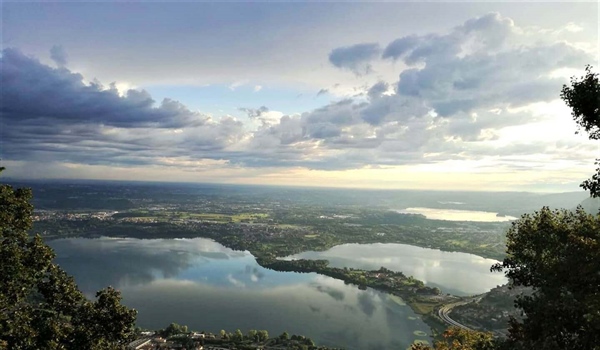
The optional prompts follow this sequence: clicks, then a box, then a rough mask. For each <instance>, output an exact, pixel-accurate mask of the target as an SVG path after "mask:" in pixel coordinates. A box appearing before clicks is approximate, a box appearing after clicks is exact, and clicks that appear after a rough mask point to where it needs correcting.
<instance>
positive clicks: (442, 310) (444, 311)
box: [438, 297, 481, 331]
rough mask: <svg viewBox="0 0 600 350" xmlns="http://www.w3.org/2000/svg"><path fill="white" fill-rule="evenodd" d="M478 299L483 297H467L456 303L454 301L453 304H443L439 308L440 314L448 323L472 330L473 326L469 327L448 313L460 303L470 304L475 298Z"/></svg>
mask: <svg viewBox="0 0 600 350" xmlns="http://www.w3.org/2000/svg"><path fill="white" fill-rule="evenodd" d="M477 299H481V297H477V298H471V299H467V300H463V301H459V302H456V303H452V304H448V305H444V306H442V307H441V308H440V309H439V310H438V316H439V317H440V318H441V319H442V321H444V322H446V323H448V324H449V325H451V326H456V327H460V328H462V329H466V330H468V331H472V330H473V329H472V328H469V327H467V326H465V325H464V324H462V323H458V322H456V321H455V320H453V319H452V318H450V316H449V315H448V314H449V313H450V311H452V309H453V308H454V307H456V306H459V305H464V304H468V303H470V302H472V301H474V300H477Z"/></svg>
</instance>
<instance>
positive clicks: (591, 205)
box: [579, 197, 600, 214]
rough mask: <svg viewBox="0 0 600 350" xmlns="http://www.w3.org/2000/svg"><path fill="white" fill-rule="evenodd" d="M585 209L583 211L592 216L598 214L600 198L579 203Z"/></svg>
mask: <svg viewBox="0 0 600 350" xmlns="http://www.w3.org/2000/svg"><path fill="white" fill-rule="evenodd" d="M579 205H581V206H582V207H583V210H585V211H586V212H588V213H590V214H598V212H600V198H591V197H590V198H587V199H585V200H584V201H583V202H581V203H579Z"/></svg>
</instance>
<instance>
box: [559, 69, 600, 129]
mask: <svg viewBox="0 0 600 350" xmlns="http://www.w3.org/2000/svg"><path fill="white" fill-rule="evenodd" d="M585 73H586V74H585V76H583V77H581V79H577V78H575V77H573V78H571V86H567V85H563V88H562V91H561V94H560V97H561V98H562V99H563V100H564V101H565V103H566V104H567V105H568V106H569V107H570V108H571V110H572V113H571V115H572V116H573V120H575V121H576V122H577V124H579V126H580V127H582V128H583V129H584V130H585V131H586V132H587V133H588V134H589V137H590V139H594V140H598V139H600V82H599V81H598V74H597V73H594V72H592V66H590V65H588V66H586V67H585Z"/></svg>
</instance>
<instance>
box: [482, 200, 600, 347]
mask: <svg viewBox="0 0 600 350" xmlns="http://www.w3.org/2000/svg"><path fill="white" fill-rule="evenodd" d="M492 270H494V271H505V274H506V276H507V277H508V278H509V280H511V281H512V283H513V285H515V286H530V287H533V290H534V292H533V294H532V295H530V296H521V297H519V298H517V300H516V302H515V306H516V307H518V308H520V309H522V311H523V312H524V314H525V315H526V316H527V317H526V318H525V319H524V320H523V322H522V323H519V322H517V321H515V320H512V321H511V322H510V329H509V332H510V335H509V344H511V348H513V349H548V350H554V349H556V350H558V349H573V350H575V349H600V215H598V216H593V215H589V214H587V213H586V212H585V211H584V210H583V209H582V208H581V207H579V208H578V209H577V210H576V211H575V212H572V211H567V210H555V211H552V210H550V209H549V208H546V207H545V208H543V209H542V210H540V211H539V212H536V213H534V214H531V215H529V214H525V215H523V216H522V217H521V218H520V219H519V220H517V221H516V222H514V223H513V224H512V226H511V228H510V229H509V231H508V233H507V257H506V258H505V259H504V261H503V262H502V263H498V264H496V265H494V266H493V267H492Z"/></svg>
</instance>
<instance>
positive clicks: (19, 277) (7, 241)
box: [0, 169, 136, 349]
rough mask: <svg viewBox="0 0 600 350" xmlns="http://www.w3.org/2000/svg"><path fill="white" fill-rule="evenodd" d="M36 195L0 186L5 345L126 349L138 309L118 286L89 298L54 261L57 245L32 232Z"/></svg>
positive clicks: (0, 343) (1, 339) (0, 336)
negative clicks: (131, 307) (128, 303)
mask: <svg viewBox="0 0 600 350" xmlns="http://www.w3.org/2000/svg"><path fill="white" fill-rule="evenodd" d="M1 170H2V169H0V171H1ZM31 197H32V194H31V190H29V189H16V190H15V189H13V188H12V187H11V186H8V185H1V186H0V261H2V263H1V264H0V280H1V281H2V283H0V347H1V348H6V349H120V348H123V347H124V343H125V342H126V341H127V340H128V338H129V336H130V335H132V334H133V332H134V329H133V324H134V322H135V315H136V312H135V310H129V309H127V308H126V307H124V306H122V305H121V303H120V301H121V297H120V293H119V292H118V291H116V290H114V289H112V288H107V289H104V290H102V291H99V292H98V293H97V294H96V301H93V302H92V301H89V300H87V299H86V298H85V296H84V295H83V293H81V291H79V289H78V288H77V285H76V284H75V282H74V280H73V278H72V277H70V276H68V275H67V274H66V273H65V272H64V271H63V270H61V269H60V267H58V266H57V265H55V264H53V263H52V259H54V252H53V251H52V249H51V248H50V247H48V246H47V245H46V244H45V243H44V242H43V240H42V239H41V237H40V236H35V237H33V238H30V237H29V235H28V233H27V231H28V230H29V229H31V225H32V221H31V215H32V212H33V207H32V205H31V203H30V200H31Z"/></svg>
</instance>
